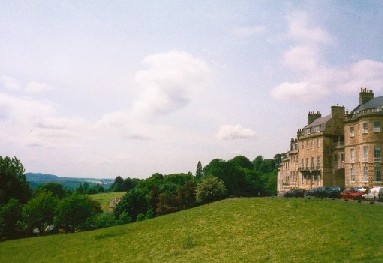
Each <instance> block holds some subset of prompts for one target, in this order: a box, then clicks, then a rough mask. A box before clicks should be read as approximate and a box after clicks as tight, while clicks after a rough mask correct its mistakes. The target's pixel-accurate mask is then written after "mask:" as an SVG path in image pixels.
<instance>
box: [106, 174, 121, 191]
mask: <svg viewBox="0 0 383 263" xmlns="http://www.w3.org/2000/svg"><path fill="white" fill-rule="evenodd" d="M123 189H124V179H122V177H121V176H117V177H116V179H115V180H114V183H113V184H112V185H111V186H110V188H109V192H122V191H123Z"/></svg>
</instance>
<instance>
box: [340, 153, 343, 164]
mask: <svg viewBox="0 0 383 263" xmlns="http://www.w3.org/2000/svg"><path fill="white" fill-rule="evenodd" d="M340 160H341V161H342V162H344V153H341V154H340Z"/></svg>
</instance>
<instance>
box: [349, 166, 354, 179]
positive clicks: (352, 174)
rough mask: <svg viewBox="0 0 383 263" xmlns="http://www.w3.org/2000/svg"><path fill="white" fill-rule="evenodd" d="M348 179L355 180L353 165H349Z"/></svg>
mask: <svg viewBox="0 0 383 263" xmlns="http://www.w3.org/2000/svg"><path fill="white" fill-rule="evenodd" d="M350 181H352V182H353V181H355V171H354V166H351V168H350Z"/></svg>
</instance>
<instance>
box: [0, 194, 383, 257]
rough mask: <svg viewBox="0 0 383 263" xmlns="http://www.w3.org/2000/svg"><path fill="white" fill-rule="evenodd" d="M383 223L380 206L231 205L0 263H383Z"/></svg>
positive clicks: (280, 201)
mask: <svg viewBox="0 0 383 263" xmlns="http://www.w3.org/2000/svg"><path fill="white" fill-rule="evenodd" d="M382 218H383V209H382V207H381V206H378V205H369V204H363V203H357V202H344V201H340V200H331V199H328V200H324V199H303V198H301V199H288V198H237V199H226V200H223V201H220V202H214V203H212V204H208V205H203V206H199V207H195V208H192V209H188V210H183V211H180V212H177V213H173V214H169V215H165V216H160V217H156V218H153V219H149V220H145V221H142V222H138V223H133V224H128V225H121V226H114V227H110V228H104V229H98V230H95V231H84V232H79V233H75V234H70V235H69V234H66V235H64V234H58V235H51V236H44V237H39V238H35V237H33V238H25V239H19V240H10V241H5V242H0V262H7V263H13V262H15V263H16V262H17V263H20V262H46V263H50V262H52V263H56V262H61V263H66V262H68V263H72V262H105V263H107V262H209V263H210V262H383V245H382V242H381V241H382V240H383V224H382ZM350 219H351V220H350Z"/></svg>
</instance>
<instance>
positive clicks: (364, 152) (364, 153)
mask: <svg viewBox="0 0 383 263" xmlns="http://www.w3.org/2000/svg"><path fill="white" fill-rule="evenodd" d="M362 161H363V162H367V161H368V146H363V160H362Z"/></svg>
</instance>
